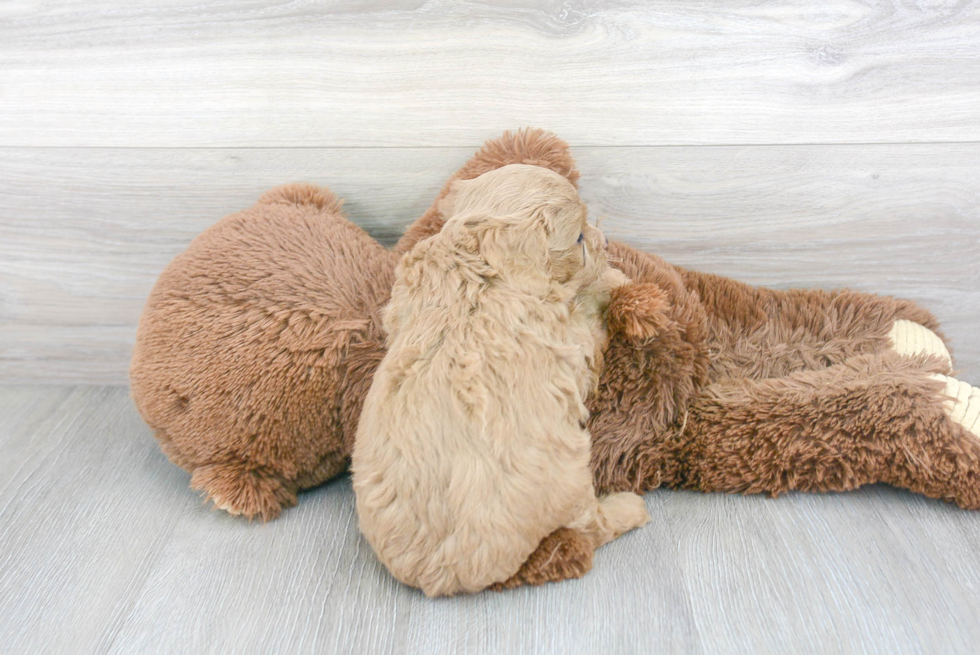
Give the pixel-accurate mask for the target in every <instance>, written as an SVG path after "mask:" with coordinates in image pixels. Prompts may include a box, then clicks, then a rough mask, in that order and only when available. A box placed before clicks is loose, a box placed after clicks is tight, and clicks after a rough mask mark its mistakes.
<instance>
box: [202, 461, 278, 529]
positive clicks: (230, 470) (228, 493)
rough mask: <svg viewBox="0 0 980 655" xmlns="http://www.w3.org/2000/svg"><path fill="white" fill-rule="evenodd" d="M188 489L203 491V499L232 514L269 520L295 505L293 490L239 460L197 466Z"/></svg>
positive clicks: (274, 476)
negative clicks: (237, 461) (236, 461)
mask: <svg viewBox="0 0 980 655" xmlns="http://www.w3.org/2000/svg"><path fill="white" fill-rule="evenodd" d="M191 488H192V489H197V490H199V491H202V492H204V496H205V502H207V501H208V500H210V501H212V502H213V503H214V506H215V507H216V508H217V509H223V510H225V511H226V512H228V513H229V514H232V515H234V516H244V517H245V518H247V519H249V520H251V519H254V518H260V519H262V520H263V521H270V520H272V519H274V518H276V517H277V516H279V512H281V511H282V510H283V509H285V508H287V507H292V506H293V505H295V504H296V489H295V487H294V485H290V484H287V483H286V481H285V480H283V478H282V477H280V476H279V475H277V474H275V473H270V472H267V471H263V470H261V469H259V468H255V467H247V466H245V465H244V464H241V463H216V464H207V465H204V466H198V467H196V468H194V470H193V471H192V473H191Z"/></svg>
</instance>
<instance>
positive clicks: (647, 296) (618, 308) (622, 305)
mask: <svg viewBox="0 0 980 655" xmlns="http://www.w3.org/2000/svg"><path fill="white" fill-rule="evenodd" d="M669 309H670V301H668V300H667V294H666V293H664V291H663V289H661V288H660V287H658V286H657V285H656V284H650V283H643V284H624V285H623V286H619V287H616V288H615V289H613V290H612V297H611V298H610V301H609V314H608V320H609V332H610V333H611V334H619V335H622V336H624V337H626V338H627V339H630V340H636V341H642V340H646V339H651V338H653V337H655V336H657V335H658V334H661V333H662V332H664V331H665V330H666V329H667V328H668V327H669V326H670V324H671V323H672V321H671V319H670V317H669V316H667V311H668V310H669Z"/></svg>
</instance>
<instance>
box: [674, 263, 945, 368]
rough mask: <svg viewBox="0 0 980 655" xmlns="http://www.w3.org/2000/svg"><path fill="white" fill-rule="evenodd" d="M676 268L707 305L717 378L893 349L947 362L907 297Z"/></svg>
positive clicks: (820, 364) (932, 327) (929, 320)
mask: <svg viewBox="0 0 980 655" xmlns="http://www.w3.org/2000/svg"><path fill="white" fill-rule="evenodd" d="M678 270H679V271H680V272H681V273H682V275H683V277H684V280H685V283H686V284H687V285H688V286H689V287H690V288H692V289H694V290H695V291H696V292H697V293H698V295H699V297H700V300H701V303H702V304H703V306H704V309H705V313H706V316H707V320H708V322H709V333H710V335H711V336H710V343H709V347H710V349H711V351H712V353H713V356H712V368H713V372H712V378H713V379H714V380H716V381H717V380H721V379H725V378H739V377H749V378H753V379H762V378H767V377H779V376H782V375H787V374H789V373H792V372H795V371H800V370H817V369H821V368H825V367H827V366H833V365H836V364H840V363H842V362H844V361H846V360H847V359H848V358H850V357H853V356H855V355H862V354H872V353H880V352H883V351H885V350H888V349H890V348H897V349H899V350H900V351H901V350H902V349H903V348H905V349H906V350H908V349H911V350H913V351H914V350H917V349H922V348H925V347H928V348H930V349H931V350H932V351H934V352H935V353H936V354H940V355H942V356H944V357H945V358H946V359H949V351H948V348H947V346H946V344H945V343H944V339H943V337H942V334H941V333H940V332H939V326H938V321H937V320H936V318H935V317H934V316H933V315H932V314H931V313H929V312H928V311H927V310H925V309H923V308H922V307H919V306H918V305H917V304H915V303H914V302H912V301H910V300H903V299H899V298H892V297H889V296H879V295H875V294H869V293H862V292H858V291H852V290H848V289H842V290H836V291H823V290H819V289H788V290H776V289H768V288H764V287H753V286H751V285H748V284H744V283H742V282H738V281H736V280H732V279H729V278H725V277H721V276H717V275H711V274H706V273H699V272H696V271H686V270H683V269H678Z"/></svg>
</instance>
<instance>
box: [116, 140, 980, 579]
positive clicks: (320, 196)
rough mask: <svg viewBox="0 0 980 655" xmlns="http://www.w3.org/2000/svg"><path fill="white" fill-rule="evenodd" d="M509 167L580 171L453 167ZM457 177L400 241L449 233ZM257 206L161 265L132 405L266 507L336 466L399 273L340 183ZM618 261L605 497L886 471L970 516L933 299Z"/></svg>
mask: <svg viewBox="0 0 980 655" xmlns="http://www.w3.org/2000/svg"><path fill="white" fill-rule="evenodd" d="M511 163H529V164H535V165H541V166H545V167H547V168H550V169H551V170H553V171H555V172H557V173H559V174H562V175H563V176H565V177H566V178H567V179H568V180H569V181H570V182H572V183H573V184H574V182H575V180H576V179H577V177H578V173H577V171H576V170H575V165H574V161H573V159H572V157H571V155H570V153H569V151H568V148H567V146H566V145H565V144H564V142H562V141H561V140H560V139H558V138H557V137H555V136H554V135H552V134H549V133H546V132H542V131H540V130H527V131H522V132H519V133H516V134H505V135H504V136H503V137H501V138H499V139H496V140H494V141H491V142H489V143H488V144H487V145H486V146H485V147H484V148H483V149H481V150H480V151H479V152H477V153H476V155H474V157H473V158H472V159H471V160H470V161H469V162H467V164H466V165H465V166H464V167H463V168H462V169H461V170H460V171H459V172H458V173H457V174H456V175H454V177H453V179H471V178H473V177H476V176H477V175H479V174H481V173H484V172H487V171H488V170H492V169H494V168H499V167H500V166H503V165H506V164H511ZM449 190H450V185H449V183H447V185H446V187H445V188H444V189H443V191H442V193H441V194H440V198H437V199H436V202H434V203H433V205H432V207H430V209H429V210H428V211H427V212H426V213H425V215H424V216H423V217H422V218H420V219H419V221H417V222H416V223H415V224H414V225H412V226H411V227H410V228H409V229H408V230H407V231H406V233H405V237H404V238H403V239H402V240H401V241H400V242H399V243H398V245H397V246H396V248H395V251H396V252H397V253H404V252H407V251H408V250H410V249H411V248H412V247H413V246H414V245H415V243H417V242H418V241H419V240H420V239H423V238H425V237H427V236H431V235H433V234H435V233H437V232H438V231H439V229H440V228H441V227H442V222H443V215H442V213H441V208H440V200H441V199H442V198H443V197H444V196H445V195H447V194H448V193H449ZM267 198H271V199H273V200H274V202H270V201H269V200H268V199H267V200H266V201H263V202H260V203H259V204H258V205H256V207H253V208H252V209H250V210H247V211H245V212H242V213H240V214H236V215H234V216H232V217H229V218H227V219H224V220H223V221H220V222H219V223H218V224H216V225H215V226H214V227H212V228H210V229H209V230H208V231H206V232H205V233H203V234H202V235H201V236H200V237H198V239H197V240H195V242H194V243H193V244H191V246H190V248H188V251H187V252H186V253H184V254H183V255H181V256H179V257H178V258H177V259H175V260H174V262H173V263H172V264H171V265H170V266H169V267H168V269H167V271H165V272H164V274H163V275H162V276H161V278H160V280H159V281H158V283H157V285H156V287H155V288H154V291H153V293H152V294H151V297H150V299H149V301H148V303H147V308H146V310H145V312H144V315H143V317H142V319H141V323H140V330H139V333H138V335H137V343H136V348H135V350H134V357H133V367H132V373H131V377H132V389H133V396H134V399H135V400H136V403H137V406H138V407H139V409H140V411H141V412H142V414H143V416H144V418H145V419H146V420H147V422H148V423H149V424H150V425H151V426H153V427H154V428H155V430H156V433H157V436H158V437H159V438H160V440H161V443H162V445H163V447H164V450H165V451H166V452H167V453H168V455H169V456H170V457H171V459H172V460H173V461H175V462H176V463H177V464H179V465H181V466H184V467H185V468H187V469H188V470H190V471H192V472H193V477H192V484H193V485H195V486H197V487H198V488H202V489H204V490H205V492H206V493H208V494H210V495H211V496H212V497H214V498H215V499H216V500H218V502H219V504H221V505H222V506H224V507H227V508H228V509H229V510H231V511H233V512H236V513H242V514H244V515H246V516H250V517H251V516H259V517H262V518H271V517H273V516H275V515H276V514H277V513H278V512H279V510H280V508H281V507H284V506H287V505H289V504H291V503H293V502H295V495H294V494H295V490H296V489H298V488H302V487H305V486H310V485H312V484H317V483H319V482H322V481H323V480H326V479H328V478H329V477H331V476H332V475H335V474H336V473H337V472H339V471H341V470H343V469H344V467H345V465H346V458H347V455H348V454H349V452H350V448H351V441H352V438H353V435H354V431H355V429H356V425H357V420H358V416H359V409H360V403H361V401H362V400H363V398H364V395H365V394H366V393H367V389H368V386H369V384H370V379H371V376H372V375H373V373H374V368H375V367H376V366H377V364H378V362H380V360H381V358H382V357H383V354H384V353H383V348H384V346H383V336H382V331H381V326H380V320H379V309H380V307H382V306H383V305H384V304H385V303H386V302H387V299H388V290H390V286H391V284H392V283H393V281H394V278H393V271H394V267H395V255H393V254H391V253H389V252H388V251H386V250H384V249H383V248H381V247H380V246H378V245H377V244H376V243H374V242H373V241H372V240H371V239H369V238H368V237H367V236H366V235H365V234H364V233H363V232H361V231H360V230H358V229H357V228H356V227H354V226H352V225H351V224H350V223H348V222H347V221H345V220H344V219H343V218H342V217H341V216H340V213H339V210H338V209H337V207H336V202H335V201H334V200H333V199H332V196H331V195H330V194H329V193H328V192H326V191H323V190H315V189H312V188H310V187H291V188H286V189H285V190H279V191H275V192H272V194H271V195H270V196H268V197H267ZM612 220H615V218H613V219H612ZM609 259H610V262H611V263H612V264H614V265H615V266H618V267H619V268H620V269H621V270H622V271H623V272H624V273H625V274H626V275H627V276H628V277H630V278H631V279H632V280H633V282H634V283H635V286H633V287H631V288H632V291H629V292H628V291H627V290H623V291H621V292H617V293H614V294H613V299H612V301H611V304H610V306H609V325H610V343H609V346H608V348H607V349H606V353H605V363H604V366H603V369H602V373H601V375H600V379H599V385H598V388H597V392H596V393H595V394H594V395H593V396H592V397H591V399H590V400H589V401H588V403H587V404H588V407H589V410H590V418H589V424H588V430H589V432H590V433H591V435H592V438H593V447H592V466H593V473H594V478H595V486H596V491H597V492H598V493H600V494H603V493H609V492H613V491H624V490H632V491H642V490H647V489H653V488H655V487H657V486H660V485H667V486H671V487H683V488H689V489H699V490H702V491H724V492H744V493H759V492H764V493H769V494H773V495H776V494H779V493H783V492H786V491H789V490H803V491H836V490H844V489H854V488H856V487H859V486H861V485H864V484H870V483H875V482H887V483H889V484H893V485H895V486H898V487H902V488H907V489H911V490H913V491H916V492H919V493H923V494H925V495H928V496H930V497H933V498H942V499H944V500H948V501H951V502H955V503H956V504H958V505H959V506H961V507H964V508H969V509H980V418H978V413H980V409H978V408H980V391H978V390H977V389H976V388H975V387H971V386H970V385H967V384H966V383H963V382H962V381H957V380H956V379H955V378H952V377H949V376H950V375H951V373H952V363H951V360H950V358H949V355H948V351H947V350H946V348H945V345H944V340H943V339H942V335H941V333H940V332H939V329H938V324H937V321H936V320H935V318H934V317H933V316H932V315H931V314H930V313H929V312H928V311H926V310H925V309H923V308H921V307H918V306H916V305H915V304H914V303H912V302H909V301H904V300H897V299H893V298H888V297H882V296H875V295H871V294H864V293H857V292H852V291H846V290H844V291H816V290H793V291H774V290H770V289H762V288H755V287H751V286H749V285H745V284H742V283H740V282H737V281H734V280H730V279H727V278H723V277H718V276H714V275H706V274H703V273H698V272H695V271H687V270H684V269H681V268H679V267H676V266H672V265H670V264H669V263H667V262H665V261H664V260H662V259H661V258H659V257H656V256H655V255H651V254H647V253H642V252H639V251H637V250H635V249H633V248H630V247H629V246H626V245H624V244H620V243H615V242H614V243H612V244H610V248H609ZM640 289H646V290H647V291H648V293H643V292H641V291H640ZM637 313H639V316H635V314H637ZM929 334H931V335H932V336H929ZM937 342H938V343H939V344H940V346H942V347H941V348H939V347H937V346H936V344H937ZM971 421H972V423H971ZM568 535H569V533H568V532H567V531H566V532H562V531H557V532H555V533H553V534H552V535H551V536H549V537H548V538H546V539H545V540H543V541H542V543H541V546H540V549H541V550H540V551H538V552H536V553H534V554H532V556H531V557H530V558H529V559H528V560H527V562H526V563H525V565H524V567H522V569H521V570H519V571H518V572H517V573H516V574H515V575H514V576H513V579H512V580H510V581H509V582H508V583H507V584H505V585H501V586H509V585H512V584H520V583H540V582H544V581H547V580H553V579H561V578H563V577H570V576H577V575H581V574H582V573H583V572H584V571H587V570H588V568H589V567H590V566H591V562H592V559H591V557H592V555H591V552H588V554H586V553H585V551H586V550H587V549H583V548H581V538H580V537H571V539H574V540H575V541H566V540H563V539H564V537H566V536H568ZM536 563H537V564H540V565H541V568H540V569H534V567H535V565H536Z"/></svg>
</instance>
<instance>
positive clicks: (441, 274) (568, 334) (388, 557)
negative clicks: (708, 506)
mask: <svg viewBox="0 0 980 655" xmlns="http://www.w3.org/2000/svg"><path fill="white" fill-rule="evenodd" d="M442 209H443V214H444V215H448V216H451V217H450V218H449V220H447V221H446V224H445V226H444V227H443V229H442V231H441V232H440V233H439V234H437V235H435V236H433V237H431V238H430V239H428V240H426V241H422V242H420V243H419V244H418V245H416V246H415V248H413V249H412V250H411V251H410V252H409V253H407V254H406V255H405V256H404V257H403V259H402V260H401V262H400V263H399V265H398V270H397V273H396V275H397V278H396V282H395V285H394V287H393V289H392V294H391V301H390V303H389V305H388V306H387V307H386V309H385V311H384V325H385V329H386V330H387V333H388V353H387V355H386V356H385V358H384V360H383V361H382V362H381V365H380V366H379V368H378V371H377V373H376V374H375V376H374V382H373V384H372V386H371V389H370V391H369V393H368V395H367V398H366V399H365V402H364V410H363V412H362V414H361V419H360V424H359V426H358V431H357V438H356V439H355V444H354V449H353V453H352V466H351V469H352V472H353V481H354V491H355V492H356V494H357V511H358V515H359V517H360V527H361V532H363V533H364V536H365V537H366V538H367V540H368V542H370V544H371V546H372V547H373V548H374V551H375V552H376V553H377V555H378V558H379V559H380V560H381V561H382V562H383V563H384V564H385V566H387V567H388V569H389V570H390V571H391V573H392V574H393V575H394V576H395V577H396V578H398V579H399V580H401V581H402V582H404V583H406V584H409V585H412V586H414V587H419V588H421V589H422V590H423V591H424V592H425V593H426V594H427V595H429V596H440V595H450V594H455V593H458V592H461V591H463V592H475V591H479V590H481V589H484V588H486V587H487V586H489V585H491V584H493V583H495V582H501V581H503V580H506V579H507V578H509V577H510V576H511V575H513V574H514V573H515V572H516V571H517V570H518V569H519V568H520V566H521V564H523V563H524V561H525V560H526V559H527V557H528V556H529V555H530V554H531V553H532V552H533V551H534V549H535V548H536V547H537V545H538V543H539V542H540V541H541V539H542V538H544V537H545V536H547V535H548V534H550V533H551V532H553V531H554V530H556V529H558V528H561V527H569V528H572V529H575V530H579V531H582V532H584V533H586V534H587V535H588V536H589V537H591V539H592V541H593V543H594V545H595V546H597V547H598V546H600V545H602V544H604V543H607V542H608V541H611V540H612V539H615V538H616V537H617V536H619V535H621V534H622V533H624V532H626V531H628V530H631V529H633V528H636V527H639V526H641V525H643V524H644V523H646V522H647V521H648V520H649V517H648V515H647V513H646V509H645V507H644V504H643V499H642V498H640V497H639V496H637V495H636V494H632V493H619V494H613V495H611V496H607V497H605V498H603V499H597V498H596V495H595V491H594V489H593V486H592V471H591V468H590V466H589V459H590V454H591V440H590V437H589V433H588V432H587V431H586V430H585V429H584V428H583V427H582V426H584V425H585V421H586V418H587V410H586V407H585V404H584V400H585V398H586V396H587V394H588V393H589V392H590V391H591V390H592V389H593V388H594V386H595V384H596V380H597V373H598V369H599V367H600V363H601V352H602V349H603V348H604V346H605V339H606V335H605V328H604V326H603V316H602V313H603V310H604V309H605V307H606V305H608V303H609V294H610V290H611V288H612V287H613V286H617V285H619V284H623V283H625V282H626V279H625V277H624V276H623V275H622V273H620V272H619V271H617V270H615V269H612V268H610V267H609V266H608V265H607V263H606V255H605V238H604V237H603V236H602V233H601V232H599V230H597V229H596V228H594V227H591V226H590V225H588V223H587V222H586V208H585V205H584V204H583V203H582V201H581V200H580V199H579V197H578V193H577V192H576V190H575V188H574V187H573V186H572V185H571V184H570V183H569V182H568V181H567V180H566V179H565V178H563V177H562V176H560V175H558V174H557V173H554V172H552V171H550V170H548V169H545V168H540V167H537V166H526V165H520V164H515V165H510V166H504V167H503V168H499V169H497V170H494V171H491V172H489V173H486V174H484V175H482V176H480V177H478V178H476V179H474V180H469V181H465V182H460V183H457V185H456V186H455V187H454V189H453V193H451V194H450V197H449V198H447V200H446V201H445V204H444V205H443V207H442Z"/></svg>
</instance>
